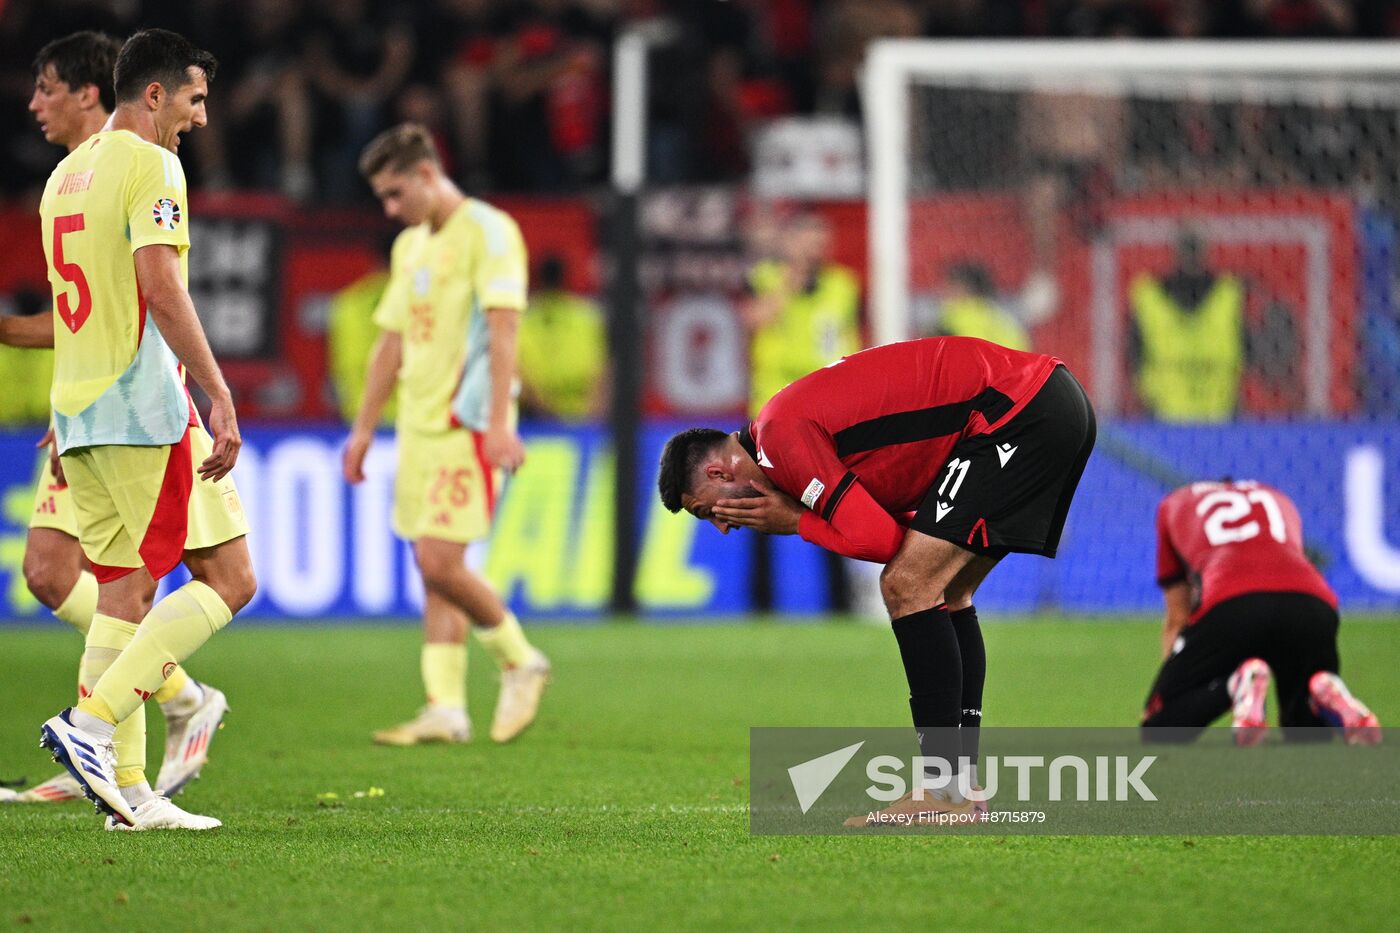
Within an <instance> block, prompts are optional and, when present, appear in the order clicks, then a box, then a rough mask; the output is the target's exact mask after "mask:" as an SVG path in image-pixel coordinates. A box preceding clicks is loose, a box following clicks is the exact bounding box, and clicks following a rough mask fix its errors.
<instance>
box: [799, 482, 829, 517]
mask: <svg viewBox="0 0 1400 933" xmlns="http://www.w3.org/2000/svg"><path fill="white" fill-rule="evenodd" d="M825 490H826V484H825V483H823V482H822V481H821V480H819V479H817V478H816V477H815V476H814V477H812V481H811V482H810V483H808V484H807V489H806V491H805V492H803V493H802V504H803V505H805V506H807V508H809V509H815V508H816V507H817V500H818V499H820V498H821V495H822V493H823V492H824V491H825Z"/></svg>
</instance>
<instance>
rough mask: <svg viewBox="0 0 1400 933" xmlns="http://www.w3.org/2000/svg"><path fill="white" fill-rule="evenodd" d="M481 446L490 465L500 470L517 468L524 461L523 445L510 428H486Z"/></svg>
mask: <svg viewBox="0 0 1400 933" xmlns="http://www.w3.org/2000/svg"><path fill="white" fill-rule="evenodd" d="M482 448H483V450H484V451H485V453H486V459H487V460H488V461H490V463H491V465H492V466H493V467H498V468H499V469H502V470H518V469H520V465H521V464H523V463H524V462H525V445H524V444H522V443H521V442H520V436H519V435H518V434H516V433H515V432H514V431H512V430H511V429H510V428H487V429H486V437H485V439H484V440H483V442H482Z"/></svg>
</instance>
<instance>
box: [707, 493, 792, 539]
mask: <svg viewBox="0 0 1400 933" xmlns="http://www.w3.org/2000/svg"><path fill="white" fill-rule="evenodd" d="M749 485H751V486H752V487H753V488H754V489H756V490H758V492H760V493H762V495H759V496H754V497H752V498H745V499H720V500H719V501H718V502H716V503H715V507H714V509H713V510H712V512H713V515H714V517H715V518H718V519H720V520H721V521H724V522H726V523H728V524H729V525H732V526H737V527H741V528H752V529H753V530H754V531H761V532H763V533H764V534H768V535H795V534H797V523H798V521H799V520H800V519H801V518H802V511H803V508H802V505H801V503H799V502H798V501H797V500H796V499H794V498H792V496H789V495H788V494H787V493H785V492H783V491H782V490H780V489H778V488H776V487H775V486H773V485H771V484H770V483H767V482H759V481H757V480H751V481H750V482H749Z"/></svg>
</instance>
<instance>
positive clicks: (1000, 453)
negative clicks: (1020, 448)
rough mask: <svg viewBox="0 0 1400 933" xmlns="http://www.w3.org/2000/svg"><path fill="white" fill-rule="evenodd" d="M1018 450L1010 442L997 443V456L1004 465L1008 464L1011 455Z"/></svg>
mask: <svg viewBox="0 0 1400 933" xmlns="http://www.w3.org/2000/svg"><path fill="white" fill-rule="evenodd" d="M1016 450H1017V448H1015V447H1012V446H1011V445H1010V444H998V445H997V458H998V459H999V460H1001V465H1002V466H1006V461H1008V460H1010V459H1011V455H1012V454H1014V453H1015V452H1016Z"/></svg>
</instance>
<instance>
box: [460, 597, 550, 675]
mask: <svg viewBox="0 0 1400 933" xmlns="http://www.w3.org/2000/svg"><path fill="white" fill-rule="evenodd" d="M472 631H473V632H474V633H475V634H476V639H477V641H479V642H481V647H483V648H485V649H486V653H487V654H489V655H491V657H492V659H493V660H494V661H495V662H496V666H497V667H499V668H500V669H501V670H503V671H508V670H510V669H511V668H513V667H520V666H521V665H522V664H525V663H527V662H528V661H529V660H530V658H531V656H532V655H533V654H534V650H535V649H534V648H532V647H531V646H530V643H529V642H528V641H526V639H525V631H524V629H522V628H521V627H520V620H519V619H517V618H516V617H515V613H513V612H507V613H506V615H505V618H504V619H502V620H501V624H500V625H497V626H495V627H494V628H487V627H486V626H484V625H473V626H472Z"/></svg>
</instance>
